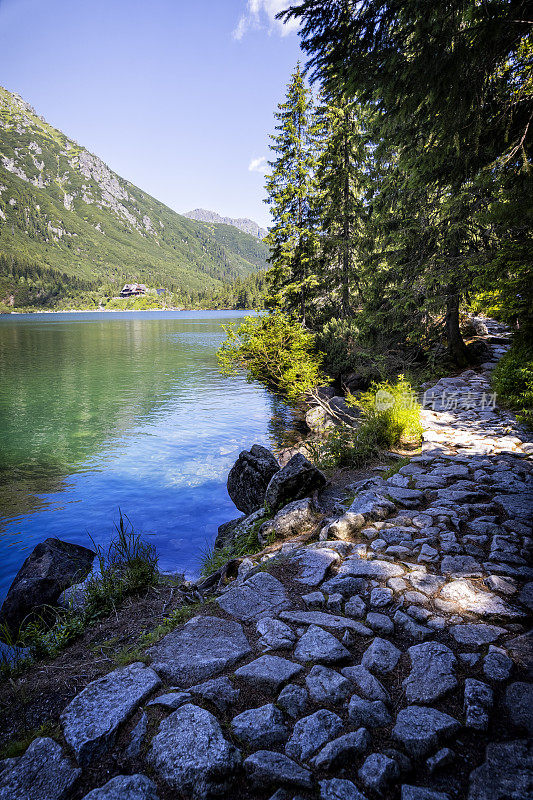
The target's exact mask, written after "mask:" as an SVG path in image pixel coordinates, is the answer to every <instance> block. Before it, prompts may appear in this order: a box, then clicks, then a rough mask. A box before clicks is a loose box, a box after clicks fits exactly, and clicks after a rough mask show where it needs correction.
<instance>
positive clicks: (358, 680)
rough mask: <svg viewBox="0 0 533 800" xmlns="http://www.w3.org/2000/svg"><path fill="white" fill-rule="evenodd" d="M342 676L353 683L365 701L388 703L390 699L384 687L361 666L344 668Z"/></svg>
mask: <svg viewBox="0 0 533 800" xmlns="http://www.w3.org/2000/svg"><path fill="white" fill-rule="evenodd" d="M342 674H343V675H344V676H345V677H346V678H349V679H350V680H351V681H352V682H353V683H355V685H356V686H357V688H358V689H359V692H360V694H362V695H363V697H366V699H367V700H381V701H382V702H383V703H390V701H391V698H390V695H389V693H388V692H387V690H386V689H385V687H384V686H383V685H382V684H381V683H380V682H379V681H378V679H377V678H375V677H374V676H373V675H372V673H371V672H369V671H368V670H367V669H366V667H363V665H362V664H359V665H357V666H355V667H345V668H344V669H343V670H342Z"/></svg>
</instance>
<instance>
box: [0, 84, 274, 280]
mask: <svg viewBox="0 0 533 800" xmlns="http://www.w3.org/2000/svg"><path fill="white" fill-rule="evenodd" d="M267 252H268V249H267V247H266V245H265V244H263V242H261V241H260V240H259V239H257V237H255V236H252V235H250V234H248V233H243V232H242V231H239V230H237V229H236V228H234V227H231V226H229V225H212V226H209V225H205V224H203V223H199V222H195V221H194V220H190V219H186V218H185V217H183V216H181V215H180V214H177V213H176V212H175V211H172V209H170V208H169V207H168V206H165V205H164V204H163V203H160V202H159V201H158V200H155V199H154V198H153V197H151V196H150V195H148V194H146V192H143V191H142V190H141V189H139V188H138V187H137V186H134V185H133V184H131V183H130V182H129V181H127V180H124V178H121V177H120V176H119V175H117V174H116V173H115V172H113V171H112V170H111V169H110V168H109V167H108V166H107V165H106V164H104V162H103V161H102V160H101V159H99V158H98V157H97V156H95V155H93V154H92V153H90V152H89V151H88V150H86V149H85V148H84V147H82V146H81V145H79V144H78V143H77V142H75V141H73V140H72V139H69V138H68V137H67V136H65V134H64V133H62V132H61V131H59V130H57V129H56V128H53V127H52V126H51V125H49V124H48V123H47V122H46V121H45V120H44V119H43V117H41V116H38V115H37V113H36V112H35V111H34V109H33V108H32V107H31V106H30V105H28V103H26V102H24V100H23V99H22V98H21V97H20V96H19V95H16V94H13V93H11V92H9V91H7V90H6V89H3V88H2V87H0V274H2V273H1V270H2V266H1V265H2V263H4V265H5V264H6V263H8V261H9V260H10V259H11V260H14V259H16V260H17V263H18V262H19V261H20V262H21V263H26V264H28V265H32V266H33V265H34V266H37V267H38V268H39V269H40V270H44V271H47V270H52V271H57V273H58V274H61V273H64V275H65V276H66V277H67V279H72V280H78V281H84V282H90V283H92V284H95V283H97V282H101V283H112V284H119V283H120V282H122V281H124V280H128V279H129V280H130V281H131V280H137V281H140V282H142V283H146V284H149V285H151V286H160V287H168V288H174V289H187V290H192V291H200V290H205V289H216V288H217V287H219V286H222V285H223V284H224V283H226V282H227V281H231V280H234V279H236V278H242V277H245V276H247V275H250V274H252V273H254V272H257V271H258V270H260V269H263V268H264V267H265V265H266V256H267Z"/></svg>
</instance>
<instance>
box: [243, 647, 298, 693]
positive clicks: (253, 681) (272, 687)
mask: <svg viewBox="0 0 533 800" xmlns="http://www.w3.org/2000/svg"><path fill="white" fill-rule="evenodd" d="M302 670H303V667H302V666H301V665H300V664H294V663H293V662H292V661H288V660H287V659H286V658H280V657H279V656H271V655H264V656H260V657H259V658H256V659H255V661H252V662H251V663H250V664H245V665H244V667H239V669H238V670H236V671H235V675H236V676H237V677H238V678H241V679H242V680H243V681H245V682H246V683H249V684H250V685H251V686H253V687H254V688H256V689H259V690H260V691H267V692H276V691H277V690H278V689H279V687H280V686H281V685H282V684H284V683H287V681H290V680H291V678H294V676H295V675H298V674H299V673H300V672H302Z"/></svg>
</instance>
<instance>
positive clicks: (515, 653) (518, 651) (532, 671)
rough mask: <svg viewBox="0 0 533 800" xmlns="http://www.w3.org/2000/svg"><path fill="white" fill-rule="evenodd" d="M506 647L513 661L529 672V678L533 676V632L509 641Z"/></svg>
mask: <svg viewBox="0 0 533 800" xmlns="http://www.w3.org/2000/svg"><path fill="white" fill-rule="evenodd" d="M505 646H506V648H507V650H508V651H509V652H510V653H511V656H512V657H513V659H514V660H515V661H517V662H518V664H520V666H521V667H523V668H524V669H525V670H526V671H527V673H528V677H531V676H533V630H530V631H528V632H527V633H523V634H522V635H521V636H515V637H514V639H509V640H507V641H506V643H505Z"/></svg>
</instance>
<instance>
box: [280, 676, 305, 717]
mask: <svg viewBox="0 0 533 800" xmlns="http://www.w3.org/2000/svg"><path fill="white" fill-rule="evenodd" d="M308 703H309V695H308V693H307V691H306V690H305V689H304V688H303V687H302V686H297V685H296V684H294V683H289V684H288V685H287V686H285V688H284V689H282V690H281V692H280V694H279V697H278V699H277V704H278V706H279V707H280V708H282V709H283V711H284V712H285V713H286V714H288V715H289V717H292V718H293V719H298V717H301V716H303V714H305V712H306V710H307V706H308Z"/></svg>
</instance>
